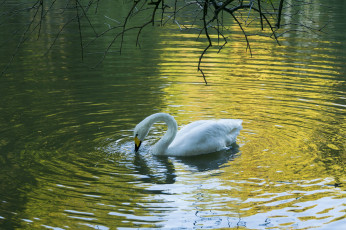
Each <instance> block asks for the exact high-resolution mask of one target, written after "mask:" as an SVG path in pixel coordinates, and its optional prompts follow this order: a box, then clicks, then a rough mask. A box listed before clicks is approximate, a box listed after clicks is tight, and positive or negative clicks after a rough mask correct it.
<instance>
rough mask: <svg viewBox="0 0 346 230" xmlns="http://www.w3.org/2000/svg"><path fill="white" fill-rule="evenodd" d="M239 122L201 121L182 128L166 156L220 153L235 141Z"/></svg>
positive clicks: (228, 120)
mask: <svg viewBox="0 0 346 230" xmlns="http://www.w3.org/2000/svg"><path fill="white" fill-rule="evenodd" d="M241 123H242V121H241V120H236V119H222V120H201V121H196V122H193V123H190V124H189V125H187V126H185V127H183V128H182V129H181V130H180V131H179V132H178V133H177V135H176V137H175V138H174V140H173V142H172V143H171V144H170V145H169V146H168V149H167V154H168V155H174V156H193V155H199V154H206V153H211V152H216V151H220V150H222V149H225V148H227V147H228V146H230V145H231V144H232V143H234V142H235V141H236V137H237V135H238V134H239V132H240V130H241Z"/></svg>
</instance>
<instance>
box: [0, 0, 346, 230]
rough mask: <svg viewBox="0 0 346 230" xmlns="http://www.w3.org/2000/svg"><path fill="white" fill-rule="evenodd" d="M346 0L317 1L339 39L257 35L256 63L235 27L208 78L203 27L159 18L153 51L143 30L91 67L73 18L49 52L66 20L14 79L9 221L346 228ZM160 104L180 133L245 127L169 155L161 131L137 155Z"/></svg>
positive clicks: (10, 87) (92, 54)
mask: <svg viewBox="0 0 346 230" xmlns="http://www.w3.org/2000/svg"><path fill="white" fill-rule="evenodd" d="M333 2H334V3H335V4H331V5H332V6H333V5H335V7H332V8H331V9H330V10H329V11H323V10H321V9H319V8H318V7H315V8H314V7H313V8H312V9H311V12H313V15H314V19H315V22H316V23H317V24H319V25H324V23H325V22H326V21H330V23H329V27H327V32H328V33H327V34H320V35H315V34H309V35H308V36H307V35H306V34H304V33H297V32H292V33H289V34H286V35H285V37H283V38H282V39H281V40H280V41H281V46H278V45H277V44H275V42H273V41H272V40H270V39H266V38H261V37H251V42H252V52H253V57H251V56H250V55H249V53H247V52H246V51H245V45H246V44H245V43H244V40H243V38H242V37H241V34H239V33H234V34H232V35H231V36H232V38H233V40H232V43H231V44H229V46H228V47H226V48H225V49H223V50H222V52H220V53H219V54H217V53H216V52H215V50H216V48H215V49H214V50H213V49H212V50H211V51H210V52H209V53H208V55H207V56H206V57H205V59H204V62H203V67H204V68H205V72H206V74H207V80H208V83H209V84H208V86H206V85H205V84H204V82H203V78H202V77H201V75H200V74H199V73H198V72H197V71H196V67H197V61H198V57H199V55H200V52H201V51H202V50H203V49H204V47H205V43H203V42H202V41H200V42H197V43H196V42H195V38H196V35H195V34H194V33H192V32H185V31H179V30H177V27H176V26H175V25H168V26H167V27H166V29H162V28H152V27H148V28H147V30H146V32H145V33H144V35H143V37H142V39H141V48H136V47H135V46H134V41H135V38H134V37H131V36H130V35H129V36H128V37H127V39H126V41H127V43H126V44H125V45H124V49H123V52H122V54H121V55H119V53H117V52H116V48H115V49H114V50H113V51H114V52H110V53H109V55H108V56H107V57H106V59H105V60H104V62H102V63H101V64H100V65H99V66H98V67H97V68H90V66H94V65H95V64H96V63H97V62H98V61H99V60H100V57H102V51H103V50H104V48H105V47H106V46H107V44H108V43H107V42H108V41H109V39H110V38H109V37H106V38H105V39H104V40H101V41H100V42H99V43H95V44H94V45H93V46H90V47H89V48H88V49H87V50H85V53H84V61H83V62H82V61H81V58H80V57H81V52H80V46H79V45H80V44H79V35H78V34H76V33H75V27H74V26H76V25H75V24H73V25H72V26H70V27H67V30H66V32H65V33H64V34H62V35H61V37H60V40H58V41H57V42H56V46H55V47H53V48H52V50H51V51H50V52H48V53H47V54H46V55H45V56H43V54H44V53H45V52H46V51H47V48H49V46H50V44H51V43H50V42H51V41H52V39H53V38H54V36H52V34H53V35H55V33H56V32H57V30H54V26H56V25H59V23H60V21H59V20H62V18H60V17H59V16H56V18H50V19H49V20H50V24H48V25H51V27H49V26H47V27H43V28H42V33H41V38H40V40H39V42H37V41H35V39H32V41H30V42H27V43H25V44H23V45H22V46H21V47H20V48H21V49H19V52H18V53H17V54H16V57H15V59H14V61H13V63H12V64H11V65H10V66H9V68H8V70H7V72H6V73H5V74H4V75H3V76H2V77H1V78H0V98H1V99H0V114H1V116H0V135H1V138H0V152H1V155H0V165H1V166H0V178H1V180H0V182H1V186H0V228H1V229H116V228H119V229H125V228H164V229H180V228H185V229H202V228H206V229H216V228H244V229H270V228H281V229H304V228H307V229H309V228H317V229H342V228H343V227H344V226H345V225H346V222H345V219H344V218H345V203H346V202H345V201H346V200H345V189H344V183H345V166H344V162H345V105H346V103H345V98H346V95H345V63H346V49H345V45H346V43H345V41H346V33H345V32H344V27H345V16H344V13H343V12H344V10H345V4H340V3H339V2H338V3H337V1H333ZM336 3H337V4H336ZM99 10H104V15H106V16H109V17H111V18H115V17H113V16H114V13H112V12H109V11H107V10H106V9H104V8H101V7H100V8H99ZM71 14H72V13H71ZM65 20H67V19H65ZM107 20H108V19H107V18H102V19H100V23H99V24H98V26H100V27H101V26H104V27H107V25H106V24H104V22H105V21H106V23H111V22H110V21H107ZM10 22H11V24H9V25H6V24H3V23H2V24H1V26H2V29H3V30H2V31H3V32H2V33H1V34H0V36H1V37H2V41H3V42H4V43H2V44H5V45H2V46H1V50H2V52H1V56H0V57H1V67H2V68H3V67H4V66H6V64H7V63H8V60H9V57H10V56H11V55H12V54H13V51H14V50H15V49H16V46H17V44H18V39H20V37H19V36H16V34H14V37H13V41H11V40H9V35H8V31H11V32H13V30H11V28H18V27H15V25H16V26H23V21H22V19H21V18H20V17H14V18H12V19H11V21H10ZM114 23H115V22H114ZM86 28H87V27H86ZM91 34H92V32H91V31H88V30H87V29H86V32H85V34H84V36H86V37H87V36H91ZM5 38H6V39H5ZM5 41H6V42H5ZM155 112H167V113H170V114H172V115H173V116H174V117H175V118H176V120H177V122H178V124H179V126H182V125H185V124H188V123H189V122H192V121H195V120H199V119H212V118H238V119H242V120H243V121H244V123H243V127H244V129H243V130H242V131H241V133H240V135H239V136H238V139H237V143H236V144H234V145H233V146H232V148H231V149H230V150H228V151H223V152H219V153H216V154H214V155H205V156H200V157H195V158H174V157H155V156H152V155H151V154H150V153H148V149H149V146H150V145H151V144H153V143H154V142H155V141H157V140H158V139H159V138H160V136H161V135H162V133H163V132H164V130H165V127H164V125H162V124H159V125H157V126H155V127H154V128H153V130H152V131H151V133H150V134H149V137H148V138H147V140H146V141H145V142H144V144H143V149H142V150H141V151H140V153H139V154H135V153H134V152H133V148H134V144H133V137H132V130H133V128H134V127H135V125H136V124H137V123H138V122H140V121H141V120H142V119H143V118H144V117H146V116H148V115H150V114H152V113H155Z"/></svg>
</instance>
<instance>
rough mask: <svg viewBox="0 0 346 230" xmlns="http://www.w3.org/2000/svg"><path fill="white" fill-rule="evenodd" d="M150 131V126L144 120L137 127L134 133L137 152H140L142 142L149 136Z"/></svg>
mask: <svg viewBox="0 0 346 230" xmlns="http://www.w3.org/2000/svg"><path fill="white" fill-rule="evenodd" d="M149 129H150V125H147V123H146V122H144V120H143V121H142V122H140V123H139V124H138V125H137V126H136V128H135V130H134V131H133V134H134V137H135V152H137V151H138V149H139V147H140V146H141V144H142V141H143V140H144V138H145V137H146V136H147V135H148V132H149Z"/></svg>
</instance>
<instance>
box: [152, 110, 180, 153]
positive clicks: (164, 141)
mask: <svg viewBox="0 0 346 230" xmlns="http://www.w3.org/2000/svg"><path fill="white" fill-rule="evenodd" d="M147 119H148V123H149V124H150V126H151V125H152V124H154V123H156V122H160V121H163V122H165V123H166V124H167V127H168V128H167V132H166V133H165V135H164V136H163V137H162V138H161V139H160V140H159V141H158V142H157V143H156V144H155V145H154V146H153V148H152V152H153V154H161V155H162V154H165V153H166V150H167V148H168V146H169V145H170V144H171V143H172V141H173V140H174V138H175V135H176V134H177V131H178V125H177V122H176V121H175V120H174V118H173V117H172V116H171V115H169V114H166V113H156V114H153V115H151V116H149V117H147Z"/></svg>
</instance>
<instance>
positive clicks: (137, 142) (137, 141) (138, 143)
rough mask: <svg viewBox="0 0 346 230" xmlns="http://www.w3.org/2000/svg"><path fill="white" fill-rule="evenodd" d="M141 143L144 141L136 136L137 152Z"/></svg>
mask: <svg viewBox="0 0 346 230" xmlns="http://www.w3.org/2000/svg"><path fill="white" fill-rule="evenodd" d="M141 144H142V142H141V141H140V140H139V139H138V138H137V137H135V152H137V151H138V149H139V147H140V146H141Z"/></svg>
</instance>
